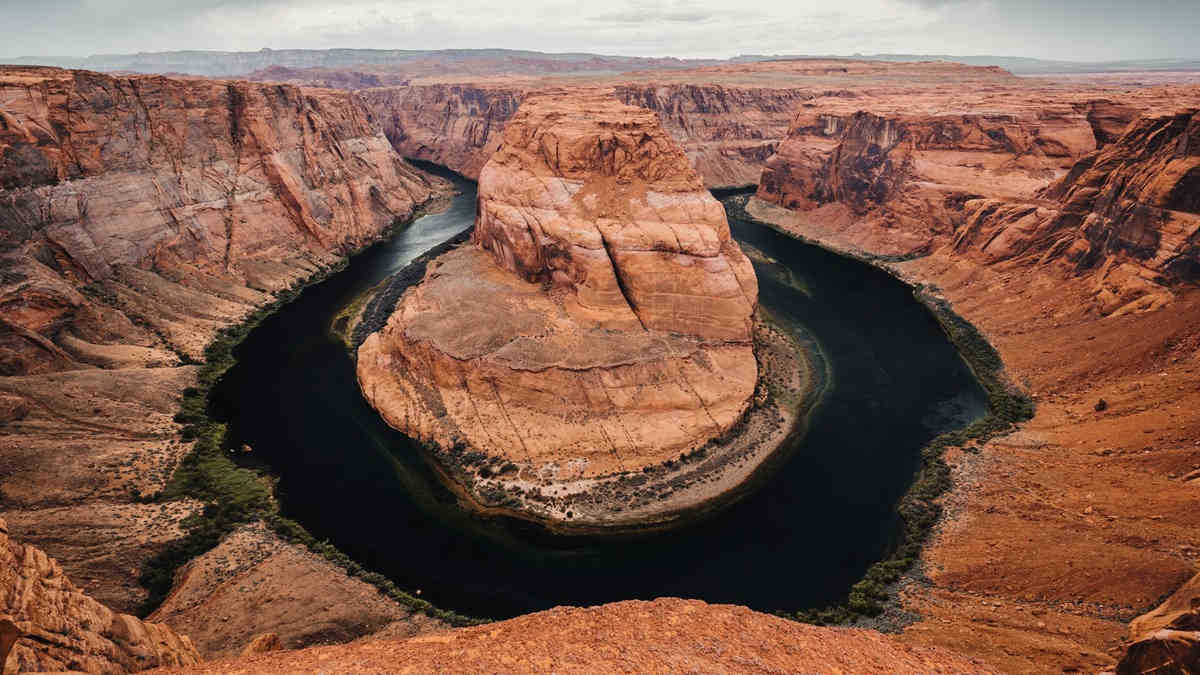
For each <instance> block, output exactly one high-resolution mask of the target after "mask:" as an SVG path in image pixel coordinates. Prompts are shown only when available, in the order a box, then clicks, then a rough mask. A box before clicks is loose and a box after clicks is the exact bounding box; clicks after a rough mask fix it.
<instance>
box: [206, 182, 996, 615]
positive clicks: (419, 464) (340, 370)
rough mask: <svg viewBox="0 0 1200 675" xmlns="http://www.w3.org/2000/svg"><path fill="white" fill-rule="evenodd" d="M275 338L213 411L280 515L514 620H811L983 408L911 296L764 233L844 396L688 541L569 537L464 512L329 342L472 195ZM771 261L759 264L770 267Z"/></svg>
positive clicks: (436, 595)
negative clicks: (717, 610) (666, 615)
mask: <svg viewBox="0 0 1200 675" xmlns="http://www.w3.org/2000/svg"><path fill="white" fill-rule="evenodd" d="M459 183H460V188H461V189H462V190H463V195H462V196H460V197H458V198H457V199H456V200H455V201H454V204H453V206H452V208H451V209H450V210H449V211H448V212H446V213H442V214H438V215H432V216H426V217H424V218H422V219H420V220H418V221H417V222H415V223H413V224H412V225H411V226H410V227H409V228H408V229H407V230H405V231H404V232H403V233H401V234H400V235H399V236H397V237H396V238H395V239H393V240H391V241H389V242H387V243H385V244H381V245H379V246H377V247H375V248H373V249H371V250H369V251H367V252H365V253H363V254H361V255H360V256H358V257H356V258H355V259H354V260H353V261H352V264H351V265H350V267H349V268H348V269H347V270H346V271H344V272H342V273H340V274H338V275H336V276H334V277H332V278H330V279H329V280H328V281H326V282H324V283H322V284H320V285H317V286H313V287H311V288H309V289H308V290H306V291H305V292H304V293H303V294H302V295H301V296H300V297H299V298H298V299H297V300H296V301H295V302H293V303H291V304H289V305H288V306H286V307H284V308H283V309H282V310H281V311H279V312H278V313H277V314H275V315H274V316H272V317H271V318H269V319H267V320H266V321H264V322H263V323H262V324H261V325H260V326H259V327H258V328H256V329H255V330H254V332H253V333H252V334H251V335H250V336H249V338H248V339H247V340H246V341H245V342H244V343H243V344H242V345H241V347H240V348H239V350H238V357H239V364H238V365H237V366H236V367H235V368H234V369H233V370H231V371H230V372H229V373H228V374H227V375H226V376H225V378H224V380H223V382H222V383H221V385H220V386H219V387H218V388H217V390H216V391H215V393H214V399H213V408H214V412H215V413H216V414H217V416H219V417H221V418H223V419H226V420H227V421H228V422H229V423H230V429H231V432H232V434H233V437H234V440H235V442H236V443H239V444H240V443H243V442H244V443H249V444H250V445H252V446H253V448H254V453H253V455H252V457H254V458H255V459H254V461H258V462H264V463H265V464H267V465H268V466H269V468H270V470H271V471H272V472H274V473H275V474H277V475H278V476H279V477H280V483H279V487H280V491H281V497H282V502H283V507H284V511H285V513H286V514H287V515H289V516H291V517H293V518H295V519H296V520H298V521H299V522H301V523H302V524H303V525H304V526H305V527H307V528H308V529H309V530H310V531H311V532H312V533H313V534H314V535H316V536H317V537H318V538H323V539H328V540H329V541H331V542H332V543H334V544H335V545H336V546H337V547H338V548H340V549H341V550H342V551H344V552H345V553H347V554H348V555H350V556H351V557H353V558H354V559H355V560H357V561H359V562H360V563H362V564H363V565H364V566H366V567H367V568H369V569H374V570H376V571H379V572H383V573H384V574H386V575H388V576H389V577H391V578H392V579H393V580H394V581H395V582H396V583H397V584H399V585H400V586H401V587H402V588H405V589H409V590H417V589H420V590H422V591H423V593H422V597H424V598H426V599H428V600H430V601H432V602H433V603H434V604H435V605H438V606H440V607H443V608H446V609H453V610H456V611H459V612H461V613H464V614H468V615H472V616H480V617H490V618H504V617H509V616H513V615H516V614H520V613H524V612H528V611H532V610H538V609H545V608H548V607H552V606H554V605H561V604H595V603H602V602H609V601H615V600H623V599H630V598H654V597H660V596H681V597H688V598H701V599H704V600H707V601H710V602H729V603H737V604H742V605H748V606H750V607H753V608H755V609H760V610H766V611H770V610H775V609H786V610H796V609H802V608H807V607H811V606H816V605H822V604H825V603H828V602H831V601H836V600H840V599H841V598H842V597H843V596H844V595H845V593H846V592H847V590H848V588H849V586H850V585H851V584H852V583H854V582H855V581H857V580H858V578H859V577H860V576H861V575H862V573H863V572H864V571H865V570H866V568H867V567H868V566H869V565H870V564H871V563H873V562H875V561H876V560H878V559H880V558H881V557H883V556H884V555H885V554H886V551H887V548H888V547H889V545H891V544H893V543H894V541H893V539H894V537H895V535H896V532H897V531H898V522H897V520H896V516H895V513H894V506H895V503H896V502H897V500H898V499H899V498H900V496H901V495H902V494H903V493H904V492H905V490H906V489H907V487H908V484H909V482H910V480H911V478H912V474H913V472H914V470H915V467H916V460H917V452H918V450H919V448H920V447H921V446H922V445H923V444H924V443H926V442H927V441H928V440H929V439H930V438H932V437H933V436H934V435H935V434H936V433H939V432H940V431H943V430H946V429H947V428H950V427H953V426H957V425H961V424H964V423H965V422H966V421H968V420H970V419H972V418H973V417H975V416H978V415H981V414H982V413H983V412H984V409H985V399H984V396H983V393H982V391H981V390H980V389H979V387H978V386H977V385H976V383H975V382H974V380H973V379H972V377H971V376H970V373H969V371H968V370H967V368H966V366H965V365H964V363H963V362H962V361H961V359H960V358H959V356H958V355H957V353H956V352H955V350H954V349H953V347H952V346H951V345H950V344H949V343H948V342H947V340H946V339H945V337H944V336H943V334H942V333H941V331H940V329H939V327H938V325H937V323H936V322H935V321H934V320H933V318H932V317H931V316H930V315H929V314H928V313H927V312H926V311H925V309H924V308H923V307H922V306H921V305H919V304H918V303H917V302H916V301H915V300H913V298H912V296H911V293H910V292H909V290H908V289H907V288H905V287H904V286H903V285H902V284H900V283H899V282H897V281H895V280H894V279H892V278H890V277H889V276H887V275H885V274H883V273H881V272H879V271H877V270H875V269H873V268H870V267H868V266H865V265H863V264H860V263H857V262H854V261H850V260H847V259H844V258H840V257H838V256H836V255H833V254H830V253H827V252H825V251H822V250H820V249H818V248H815V247H812V246H807V245H804V244H801V243H799V242H796V241H794V240H792V239H789V238H787V237H785V236H782V235H779V234H777V233H775V232H773V231H772V230H769V229H767V228H763V227H760V226H757V225H753V224H751V223H744V222H738V221H734V222H732V223H731V224H732V226H733V231H734V235H735V236H736V237H737V238H738V239H739V241H742V242H744V243H745V244H748V245H749V246H752V247H754V248H755V249H758V250H759V251H762V252H764V253H765V254H766V255H767V256H769V257H770V258H772V259H774V260H775V261H777V262H774V263H772V262H762V261H761V260H760V261H756V262H755V267H756V269H757V271H758V274H759V280H760V285H761V290H760V300H761V302H762V305H763V306H764V307H765V308H767V309H769V310H770V311H771V312H772V313H773V314H775V315H776V316H777V317H779V318H781V319H782V320H783V321H786V322H790V323H791V324H794V325H796V326H802V327H803V329H802V330H804V331H807V336H808V337H809V339H815V341H816V342H818V343H819V344H820V345H821V347H822V350H823V351H824V353H825V354H826V355H827V357H828V360H829V365H830V370H831V379H830V381H829V388H828V391H827V393H826V395H825V398H824V399H823V401H822V402H821V404H820V405H819V406H818V408H817V409H816V411H815V412H814V414H813V416H812V418H811V419H812V424H811V429H810V431H809V433H808V434H807V436H805V437H804V438H803V439H802V440H801V441H798V447H797V448H796V449H795V451H794V453H793V454H792V455H791V457H790V459H788V460H787V461H786V462H784V463H783V465H782V466H781V468H779V470H778V472H777V473H775V474H774V476H773V477H771V478H770V479H769V480H766V481H764V484H763V485H762V486H761V487H760V488H759V489H758V490H757V491H756V492H753V493H752V494H750V495H749V496H748V497H746V498H745V499H743V500H741V501H739V502H738V503H736V504H734V505H732V506H730V507H729V508H727V509H725V510H723V511H721V512H719V513H717V514H715V515H712V516H711V517H709V518H708V519H706V520H705V521H703V522H701V523H697V524H694V525H691V526H688V527H686V528H684V529H680V530H675V531H672V532H667V533H659V534H655V535H643V536H641V537H627V538H622V539H615V540H611V539H610V540H579V539H571V538H561V537H553V536H550V535H547V534H546V533H544V532H543V531H541V530H540V529H539V528H537V527H535V526H532V525H528V524H522V523H518V522H516V521H509V520H500V519H484V518H480V517H476V516H473V515H470V514H468V513H465V512H463V511H461V510H460V509H458V508H457V506H456V505H455V502H454V499H453V498H452V497H451V496H450V495H449V493H448V492H447V491H446V490H445V488H443V487H442V486H441V484H440V483H438V482H437V480H436V479H435V478H434V476H433V475H432V473H431V471H430V469H429V468H428V467H427V466H426V465H425V463H424V461H423V460H422V459H421V457H420V456H419V455H418V454H417V452H416V450H415V449H414V447H413V446H412V445H411V444H410V442H409V441H408V440H407V439H406V438H405V437H404V436H403V435H401V434H399V433H397V432H395V431H393V430H391V429H390V428H388V427H387V426H386V425H384V424H383V423H382V422H381V421H380V419H379V418H378V416H377V415H376V414H375V413H374V412H373V411H372V410H371V409H370V408H369V407H368V406H367V405H366V404H365V403H364V402H363V400H362V398H361V396H360V395H359V392H358V388H357V386H356V383H355V379H354V367H353V363H352V362H351V359H350V358H349V356H348V355H347V354H346V352H345V351H344V349H343V347H342V345H341V344H340V343H339V342H337V341H335V339H334V338H333V337H331V335H330V334H329V332H328V327H329V325H330V322H331V320H332V318H333V316H334V315H335V314H336V312H337V311H338V310H339V308H340V307H341V306H343V305H344V304H345V303H346V302H347V300H348V299H350V298H352V297H354V296H355V295H356V294H357V293H359V292H361V291H362V290H363V289H365V288H369V287H370V286H372V285H374V284H375V283H377V282H378V281H379V280H381V279H383V278H385V277H386V276H387V275H389V274H391V273H392V272H394V271H396V270H397V269H399V268H400V267H402V266H404V265H405V264H406V263H407V262H408V261H410V260H411V259H412V258H414V257H416V256H417V255H419V254H420V253H422V252H424V251H425V250H426V249H428V248H430V247H431V246H433V245H435V244H437V243H440V242H441V241H443V240H445V239H447V238H449V237H450V236H451V235H453V234H455V233H457V232H459V231H461V230H462V229H464V228H466V227H468V226H470V224H471V223H472V220H473V217H474V205H475V192H474V185H473V184H470V183H467V182H465V181H459ZM759 257H760V258H761V256H759Z"/></svg>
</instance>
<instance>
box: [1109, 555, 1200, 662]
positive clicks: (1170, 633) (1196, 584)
mask: <svg viewBox="0 0 1200 675" xmlns="http://www.w3.org/2000/svg"><path fill="white" fill-rule="evenodd" d="M1129 632H1130V635H1131V636H1132V644H1130V646H1129V651H1128V652H1126V654H1125V657H1124V658H1122V659H1121V663H1120V664H1118V666H1117V674H1118V675H1138V674H1140V673H1181V674H1183V675H1193V674H1194V673H1200V575H1198V576H1196V577H1194V578H1193V579H1192V580H1191V581H1189V582H1188V583H1186V584H1184V586H1183V588H1180V589H1179V590H1178V591H1176V592H1175V594H1174V595H1172V596H1171V597H1170V598H1167V601H1166V602H1164V603H1163V604H1162V605H1159V607H1158V608H1157V609H1155V610H1154V611H1153V612H1150V613H1148V614H1145V615H1143V616H1140V617H1138V618H1136V619H1134V620H1133V623H1131V624H1130V625H1129Z"/></svg>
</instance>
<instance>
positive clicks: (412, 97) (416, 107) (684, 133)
mask: <svg viewBox="0 0 1200 675" xmlns="http://www.w3.org/2000/svg"><path fill="white" fill-rule="evenodd" d="M547 86H548V85H546V84H541V85H538V84H535V83H527V84H507V85H506V84H503V83H500V82H497V83H494V84H469V83H462V84H415V85H413V86H411V87H398V88H380V89H367V90H363V91H360V92H358V93H359V95H360V96H362V97H363V100H364V101H366V103H367V105H368V107H369V108H370V109H371V111H372V115H373V116H374V117H375V118H376V119H377V120H378V121H379V122H380V124H381V125H382V126H383V128H384V130H385V131H386V133H387V136H388V139H389V140H391V141H392V144H393V145H394V146H395V147H396V149H397V150H398V151H399V152H400V154H402V155H404V156H406V157H416V158H418V159H425V160H428V161H431V162H436V163H438V164H442V165H445V166H448V167H450V168H451V169H454V170H455V171H458V172H459V173H461V174H463V175H465V176H467V177H470V178H477V177H478V176H479V171H480V169H482V168H483V165H484V163H485V162H487V160H488V158H489V157H490V156H491V155H492V153H493V152H495V150H496V148H497V147H499V145H500V142H501V136H502V134H503V131H504V125H505V123H506V122H507V121H508V119H509V118H510V117H512V116H513V114H514V113H515V112H516V110H517V106H518V105H519V104H520V102H521V99H522V97H524V96H525V94H526V92H528V91H534V90H536V89H539V88H541V89H544V88H546V87H547ZM613 91H614V92H615V95H616V97H617V98H618V99H619V100H621V101H623V102H624V103H626V104H629V105H632V106H638V107H642V108H646V109H647V110H652V111H654V112H655V113H657V114H658V117H659V120H660V121H661V122H662V125H663V127H664V128H665V129H666V130H667V132H668V133H669V134H670V135H671V137H672V138H674V139H675V141H676V142H678V143H679V144H680V145H681V146H682V147H683V150H684V152H685V153H687V156H688V158H689V159H690V160H691V162H692V165H693V166H695V168H696V170H697V171H699V173H700V176H701V177H702V178H703V180H704V184H705V185H706V186H708V187H729V186H741V185H750V184H754V183H756V182H758V177H759V174H760V173H761V172H762V167H763V164H764V163H765V162H766V160H767V158H768V157H770V156H771V155H772V154H773V153H774V152H775V148H776V146H777V145H778V143H779V141H780V140H781V139H782V138H783V136H784V134H785V132H786V131H787V128H788V123H789V122H790V120H791V118H792V115H793V114H794V112H795V110H796V108H797V107H798V105H799V103H800V102H801V101H805V100H808V99H811V98H812V97H813V94H811V93H809V91H808V90H807V89H805V88H800V87H797V88H772V87H737V86H723V85H720V84H685V83H664V84H618V85H616V86H614V88H613Z"/></svg>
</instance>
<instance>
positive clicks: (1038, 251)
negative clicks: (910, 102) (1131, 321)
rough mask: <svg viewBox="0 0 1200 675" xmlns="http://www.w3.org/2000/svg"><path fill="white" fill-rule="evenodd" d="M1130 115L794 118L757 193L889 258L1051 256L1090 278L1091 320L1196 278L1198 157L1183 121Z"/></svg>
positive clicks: (1189, 120) (1191, 121)
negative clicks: (939, 250) (933, 253)
mask: <svg viewBox="0 0 1200 675" xmlns="http://www.w3.org/2000/svg"><path fill="white" fill-rule="evenodd" d="M1136 110H1137V109H1136V108H1133V107H1131V106H1116V105H1113V104H1111V103H1108V102H1106V101H1096V102H1089V103H1087V104H1075V105H1073V106H1051V107H1047V106H1043V107H1041V108H1040V109H1039V110H1037V114H1036V115H1031V114H1029V113H1028V112H1026V113H1024V114H1017V113H1014V114H992V115H955V116H945V115H923V116H912V115H883V114H876V113H868V112H859V113H855V114H853V115H849V116H838V115H830V114H810V113H801V114H799V115H798V116H797V117H796V119H795V121H794V122H793V124H792V127H791V128H790V130H789V132H788V139H787V140H786V141H785V142H784V143H783V144H782V145H781V146H780V148H779V152H778V153H777V154H776V156H775V157H773V158H772V159H771V160H770V161H769V162H768V165H767V168H766V170H764V172H763V177H762V183H761V185H760V186H759V190H758V196H759V197H760V198H761V199H764V200H766V201H768V202H772V203H774V204H778V205H780V206H784V207H786V208H788V209H792V210H794V211H800V212H806V213H810V214H811V217H812V218H813V219H814V220H817V221H821V222H824V223H827V224H831V225H833V224H836V226H837V227H840V228H843V229H845V230H846V231H847V232H854V233H855V235H854V236H857V237H859V238H860V239H861V240H862V241H864V242H867V241H869V242H871V247H875V248H881V249H883V250H886V252H887V253H889V254H893V255H912V254H916V253H920V252H928V251H930V250H932V249H933V248H936V247H939V246H947V245H948V246H952V247H953V249H954V250H955V251H956V252H957V254H959V255H960V256H963V257H967V258H972V259H978V260H980V261H981V262H985V263H987V264H1011V265H1023V264H1045V263H1049V262H1051V261H1062V262H1064V263H1066V264H1067V265H1069V266H1070V267H1071V268H1072V269H1073V271H1074V272H1075V273H1076V274H1086V275H1088V276H1090V277H1092V278H1094V280H1095V297H1096V303H1097V307H1098V310H1099V311H1101V312H1102V313H1105V314H1108V313H1113V312H1119V311H1131V310H1133V309H1145V308H1148V307H1152V306H1157V305H1159V304H1162V303H1163V302H1166V301H1168V300H1169V298H1170V297H1171V294H1170V292H1169V290H1167V289H1166V287H1169V286H1171V285H1172V284H1173V283H1175V282H1178V281H1188V282H1190V281H1195V280H1196V279H1197V276H1198V270H1200V267H1198V262H1197V261H1198V260H1200V258H1197V254H1198V250H1197V248H1196V245H1197V230H1198V229H1200V218H1198V215H1197V214H1198V213H1200V205H1198V204H1197V203H1196V200H1195V198H1194V195H1195V193H1196V191H1197V183H1196V181H1197V176H1200V169H1197V168H1196V167H1197V166H1200V159H1198V158H1197V150H1196V146H1197V141H1196V133H1197V131H1196V128H1197V122H1196V119H1197V118H1196V113H1195V111H1186V112H1180V113H1174V114H1166V115H1162V114H1148V115H1147V116H1145V117H1140V118H1138V119H1136V121H1135V120H1134V117H1133V113H1134V112H1135V111H1136ZM1122 125H1123V126H1122ZM1118 127H1121V128H1122V129H1123V131H1122V132H1121V133H1120V134H1117V133H1116V132H1115V131H1114V130H1115V129H1117V128H1118Z"/></svg>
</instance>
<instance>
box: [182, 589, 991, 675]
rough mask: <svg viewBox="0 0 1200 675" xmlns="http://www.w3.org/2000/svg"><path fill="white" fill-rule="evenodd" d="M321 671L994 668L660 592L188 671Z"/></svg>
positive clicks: (890, 640) (942, 652)
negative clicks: (650, 597) (639, 598)
mask: <svg viewBox="0 0 1200 675" xmlns="http://www.w3.org/2000/svg"><path fill="white" fill-rule="evenodd" d="M318 669H319V670H322V671H328V672H338V673H347V674H351V675H353V674H355V673H377V672H404V673H408V672H412V673H426V672H478V673H484V672H486V673H495V672H555V673H596V672H638V673H679V672H701V673H734V672H736V673H820V674H823V675H824V674H828V675H834V674H839V673H913V674H917V673H920V674H922V675H925V674H930V673H946V674H949V673H955V674H957V675H974V674H976V673H978V674H980V675H982V674H985V673H995V672H998V671H995V670H993V669H992V668H990V667H989V666H988V665H987V664H985V663H981V662H979V661H976V660H974V659H969V658H965V657H963V656H960V655H959V654H956V653H954V652H953V651H950V650H947V649H940V648H928V647H911V646H907V645H904V644H901V643H899V642H898V641H897V640H896V639H895V638H894V637H891V636H886V635H882V634H880V633H876V632H873V631H866V630H848V629H836V628H817V627H815V626H806V625H803V624H799V623H795V622H792V621H788V620H786V619H780V618H777V617H773V616H770V615H766V614H759V613H757V612H753V611H751V610H749V609H746V608H745V607H734V606H731V605H709V604H706V603H704V602H700V601H698V600H678V599H673V598H664V599H660V600H655V601H653V602H642V601H626V602H617V603H613V604H609V605H602V606H600V607H588V608H580V607H559V608H556V609H551V610H548V611H545V612H537V613H536V614H529V615H527V616H522V617H518V618H515V619H509V620H507V621H501V622H498V623H493V624H488V625H486V626H478V627H475V628H460V629H456V630H454V631H450V632H446V633H439V634H436V635H430V636H425V637H417V638H411V639H408V640H398V641H383V640H364V641H360V642H356V643H354V644H352V645H342V646H337V647H316V648H312V649H306V650H304V651H298V652H286V653H272V654H264V655H258V656H252V657H248V658H241V659H237V660H233V661H223V662H222V661H217V662H212V663H205V664H201V665H200V666H197V667H194V668H186V669H178V670H171V671H169V672H172V673H190V674H193V675H224V674H228V675H233V674H234V673H238V674H247V675H249V674H254V675H258V674H260V673H278V672H309V671H314V670H318Z"/></svg>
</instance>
